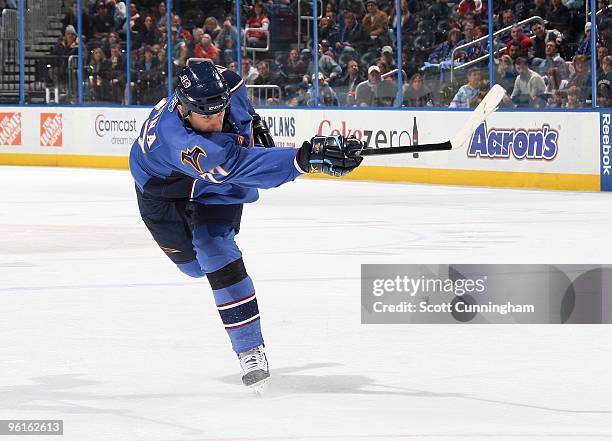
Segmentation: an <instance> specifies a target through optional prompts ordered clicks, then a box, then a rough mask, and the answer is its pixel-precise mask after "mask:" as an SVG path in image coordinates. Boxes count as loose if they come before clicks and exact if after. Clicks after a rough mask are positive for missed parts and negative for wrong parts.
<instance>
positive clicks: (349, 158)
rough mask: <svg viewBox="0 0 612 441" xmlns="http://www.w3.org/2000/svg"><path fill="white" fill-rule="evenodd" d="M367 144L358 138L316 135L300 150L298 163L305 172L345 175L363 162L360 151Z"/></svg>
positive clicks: (305, 142)
mask: <svg viewBox="0 0 612 441" xmlns="http://www.w3.org/2000/svg"><path fill="white" fill-rule="evenodd" d="M364 147H365V145H364V143H362V142H361V141H359V140H358V139H357V138H344V137H342V136H315V137H314V138H312V139H311V140H310V142H308V141H304V143H303V144H302V147H300V149H299V150H298V154H297V158H296V159H297V163H298V164H299V166H300V168H301V169H302V170H304V172H305V173H325V174H326V175H330V176H344V175H346V174H348V173H350V172H351V171H353V170H354V169H355V168H357V167H358V166H359V164H361V161H363V158H362V157H361V156H359V151H360V150H361V149H362V148H364Z"/></svg>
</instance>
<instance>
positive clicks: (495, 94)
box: [451, 84, 506, 149]
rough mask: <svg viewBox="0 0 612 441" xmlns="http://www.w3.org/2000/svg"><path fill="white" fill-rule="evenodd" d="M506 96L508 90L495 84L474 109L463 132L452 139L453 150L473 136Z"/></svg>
mask: <svg viewBox="0 0 612 441" xmlns="http://www.w3.org/2000/svg"><path fill="white" fill-rule="evenodd" d="M505 95H506V89H504V88H503V87H502V86H500V85H499V84H495V85H494V86H493V87H492V88H491V90H489V92H488V93H487V94H486V95H485V97H484V98H483V99H482V101H481V102H480V104H478V107H476V109H474V111H473V112H472V115H471V116H470V119H469V120H468V122H467V123H465V125H464V126H463V127H462V128H461V130H460V131H459V132H458V133H457V134H456V135H455V136H454V137H453V138H452V139H451V145H452V146H453V149H457V148H459V147H461V146H462V145H463V144H465V142H466V141H467V140H468V139H469V138H470V136H472V133H474V130H476V128H477V127H478V126H479V125H480V124H481V123H482V122H483V121H484V120H485V119H487V117H488V116H489V115H490V114H492V113H493V112H495V110H497V108H498V107H499V103H500V102H501V100H502V99H503V98H504V96H505Z"/></svg>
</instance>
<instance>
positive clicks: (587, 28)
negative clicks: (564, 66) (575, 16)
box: [576, 21, 591, 56]
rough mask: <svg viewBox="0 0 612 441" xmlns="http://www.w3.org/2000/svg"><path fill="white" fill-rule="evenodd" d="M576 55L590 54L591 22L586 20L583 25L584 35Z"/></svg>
mask: <svg viewBox="0 0 612 441" xmlns="http://www.w3.org/2000/svg"><path fill="white" fill-rule="evenodd" d="M576 55H588V56H590V55H591V22H590V21H588V22H586V23H585V25H584V37H582V40H580V44H579V45H578V49H576Z"/></svg>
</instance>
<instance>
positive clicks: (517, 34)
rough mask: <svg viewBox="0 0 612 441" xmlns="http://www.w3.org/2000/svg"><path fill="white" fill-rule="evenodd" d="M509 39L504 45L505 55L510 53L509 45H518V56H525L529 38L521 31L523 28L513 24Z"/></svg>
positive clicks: (529, 44) (529, 46)
mask: <svg viewBox="0 0 612 441" xmlns="http://www.w3.org/2000/svg"><path fill="white" fill-rule="evenodd" d="M510 35H511V37H512V38H511V39H510V41H508V44H507V45H506V51H505V52H504V54H505V55H510V46H512V45H516V46H518V47H519V57H523V58H527V55H528V53H529V48H531V44H532V43H533V42H532V41H531V38H529V37H528V36H527V35H525V34H524V33H523V28H521V27H520V26H513V27H512V30H511V31H510Z"/></svg>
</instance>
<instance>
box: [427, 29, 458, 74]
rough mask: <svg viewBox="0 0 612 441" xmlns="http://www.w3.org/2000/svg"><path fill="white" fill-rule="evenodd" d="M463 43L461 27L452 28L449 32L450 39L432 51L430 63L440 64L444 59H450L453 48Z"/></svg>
mask: <svg viewBox="0 0 612 441" xmlns="http://www.w3.org/2000/svg"><path fill="white" fill-rule="evenodd" d="M462 44H463V40H462V39H461V31H460V30H459V29H451V30H450V32H449V33H448V39H447V40H446V41H445V42H444V43H442V44H440V45H438V46H437V47H436V48H435V49H434V50H433V51H432V52H431V54H430V55H429V59H428V60H427V61H428V62H429V63H430V64H436V65H439V64H440V63H442V62H443V61H450V57H451V54H452V52H453V49H455V48H456V47H457V46H460V45H462Z"/></svg>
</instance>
